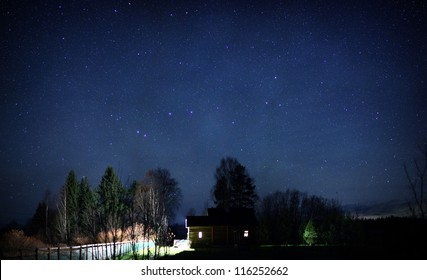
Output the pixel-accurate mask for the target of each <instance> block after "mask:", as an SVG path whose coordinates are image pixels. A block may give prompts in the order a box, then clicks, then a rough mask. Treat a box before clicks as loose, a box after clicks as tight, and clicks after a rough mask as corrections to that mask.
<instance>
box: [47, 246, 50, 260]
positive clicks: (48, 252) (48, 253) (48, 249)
mask: <svg viewBox="0 0 427 280" xmlns="http://www.w3.org/2000/svg"><path fill="white" fill-rule="evenodd" d="M47 259H48V260H50V247H48V248H47Z"/></svg>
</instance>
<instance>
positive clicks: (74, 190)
mask: <svg viewBox="0 0 427 280" xmlns="http://www.w3.org/2000/svg"><path fill="white" fill-rule="evenodd" d="M78 197H79V189H78V184H77V177H76V173H75V172H74V171H73V170H71V171H70V172H69V173H68V175H67V178H66V180H65V185H64V186H63V188H62V190H61V195H60V199H59V202H58V205H57V207H58V214H59V217H58V230H59V233H60V236H61V239H62V240H63V241H65V242H67V243H68V244H71V243H72V242H73V239H74V237H76V234H77V233H78V212H79V205H78V203H79V201H78Z"/></svg>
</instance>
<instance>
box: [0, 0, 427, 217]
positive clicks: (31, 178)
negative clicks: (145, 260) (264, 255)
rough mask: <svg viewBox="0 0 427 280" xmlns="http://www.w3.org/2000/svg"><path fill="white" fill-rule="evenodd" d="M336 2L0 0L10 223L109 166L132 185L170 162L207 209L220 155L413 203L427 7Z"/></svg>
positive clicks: (267, 182) (289, 178) (328, 192)
mask: <svg viewBox="0 0 427 280" xmlns="http://www.w3.org/2000/svg"><path fill="white" fill-rule="evenodd" d="M220 2H221V3H220ZM222 2H223V3H222ZM266 2H267V3H266ZM336 2H338V1H336ZM336 2H335V1H138V2H137V1H11V0H7V1H2V2H1V4H0V9H1V46H0V55H1V57H0V58H1V60H0V71H1V88H0V91H1V99H0V106H1V107H0V109H1V110H0V133H1V137H0V159H1V160H0V178H1V186H0V187H1V197H0V205H1V206H0V213H1V220H2V222H7V221H9V220H12V219H15V220H17V221H18V222H25V221H26V220H27V219H28V218H30V217H31V216H32V214H33V213H34V211H35V208H36V206H37V203H38V202H39V201H41V200H42V198H43V196H44V193H45V192H46V190H47V189H50V190H51V191H52V192H53V193H58V191H59V189H60V188H61V186H62V184H63V183H64V181H65V177H66V175H67V173H68V171H69V170H71V169H74V170H75V171H76V173H77V175H78V176H79V177H82V176H88V177H89V180H90V182H91V185H92V187H95V186H97V185H98V184H99V181H100V178H101V176H102V174H103V172H104V170H105V168H106V167H107V166H108V165H111V166H113V167H114V168H115V170H116V171H117V173H118V174H119V175H120V177H121V179H122V181H123V183H129V182H130V181H132V180H138V179H141V178H142V177H143V176H144V174H145V172H146V171H147V170H148V169H152V168H157V167H163V168H167V169H169V170H170V172H171V174H172V176H173V177H175V178H176V180H177V181H178V182H179V186H180V187H181V189H182V191H183V195H184V200H183V205H182V209H181V213H182V214H185V213H186V212H187V211H188V209H189V208H190V207H194V208H196V209H197V210H199V211H200V210H201V209H202V207H203V205H204V204H205V203H206V201H208V200H210V190H211V187H212V186H213V184H214V177H213V173H214V171H215V168H216V166H218V165H219V162H220V159H221V158H222V157H224V156H232V157H236V158H237V159H238V160H239V161H240V162H241V163H242V164H243V165H245V166H246V167H247V168H248V170H249V173H250V174H251V175H252V177H254V179H255V182H256V185H257V189H258V193H259V194H260V196H263V195H266V194H268V193H270V192H273V191H275V190H284V189H286V188H295V189H298V190H301V191H305V192H309V193H311V194H316V195H321V196H324V197H327V198H337V199H339V200H340V201H341V203H342V204H352V203H356V204H365V203H372V202H385V201H388V200H392V199H406V198H409V192H408V189H407V187H406V185H407V183H406V179H405V176H404V171H403V168H402V164H403V162H404V161H411V160H412V159H413V158H414V157H415V156H416V155H417V145H418V144H419V143H421V142H422V141H423V139H424V138H425V137H427V126H426V114H427V97H426V96H427V92H426V88H427V73H426V72H427V71H426V70H427V52H426V51H427V49H426V48H427V45H426V43H427V28H426V26H427V24H426V20H427V8H426V3H425V1H339V2H342V3H336Z"/></svg>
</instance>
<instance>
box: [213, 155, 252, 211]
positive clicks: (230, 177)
mask: <svg viewBox="0 0 427 280" xmlns="http://www.w3.org/2000/svg"><path fill="white" fill-rule="evenodd" d="M215 179H216V184H215V186H214V187H213V190H212V194H213V198H214V203H215V204H216V207H217V208H222V209H225V210H229V209H230V208H254V207H255V203H256V201H257V200H258V195H257V194H256V190H255V188H256V186H255V184H254V180H253V179H252V178H251V177H250V176H249V173H248V172H247V170H246V167H245V166H243V165H241V164H240V163H239V162H238V161H237V159H235V158H230V157H227V158H223V159H221V163H220V166H219V167H217V169H216V172H215Z"/></svg>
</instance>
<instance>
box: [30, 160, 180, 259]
mask: <svg viewBox="0 0 427 280" xmlns="http://www.w3.org/2000/svg"><path fill="white" fill-rule="evenodd" d="M181 201H182V194H181V189H180V188H179V187H178V182H177V181H176V180H175V179H174V178H172V177H171V174H170V172H169V171H168V170H167V169H162V168H158V169H154V170H150V171H148V172H147V173H146V174H145V176H144V178H143V179H142V180H140V181H134V182H133V183H132V184H131V185H130V186H128V187H127V186H124V185H123V183H122V182H121V181H120V179H119V178H118V176H117V175H116V173H115V171H114V170H113V168H112V167H107V169H106V170H105V173H104V175H103V176H102V178H101V182H100V183H99V185H98V186H96V187H95V188H93V189H92V188H91V186H90V183H89V180H88V178H87V177H83V178H82V179H81V180H80V181H79V180H78V179H77V176H76V174H75V172H74V171H70V172H69V173H68V176H67V178H66V180H65V184H64V186H63V187H62V189H61V191H60V194H59V197H58V198H57V199H56V200H52V198H51V197H50V196H49V195H47V196H46V199H45V200H44V201H43V202H41V203H39V205H38V207H37V210H36V213H35V215H34V216H33V218H32V220H31V222H30V225H29V227H28V234H29V235H35V236H38V237H39V238H41V239H42V240H43V241H45V242H46V243H50V244H59V243H66V244H68V245H78V244H88V243H98V242H113V243H114V244H115V243H116V242H121V241H124V240H127V241H132V242H133V244H134V245H136V243H137V242H138V241H154V244H155V251H154V252H153V254H154V256H156V255H157V254H158V248H159V246H164V245H166V244H167V243H168V242H170V241H171V239H172V238H173V236H172V233H171V231H170V223H171V222H172V221H173V219H174V217H175V214H176V211H177V210H178V209H179V207H180V205H181ZM134 247H135V248H136V246H134ZM113 250H114V252H113V258H114V256H116V252H115V250H116V246H113ZM143 252H145V250H144V251H143ZM136 253H137V252H135V250H134V255H135V257H136V256H137V254H136ZM143 257H145V256H143Z"/></svg>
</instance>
